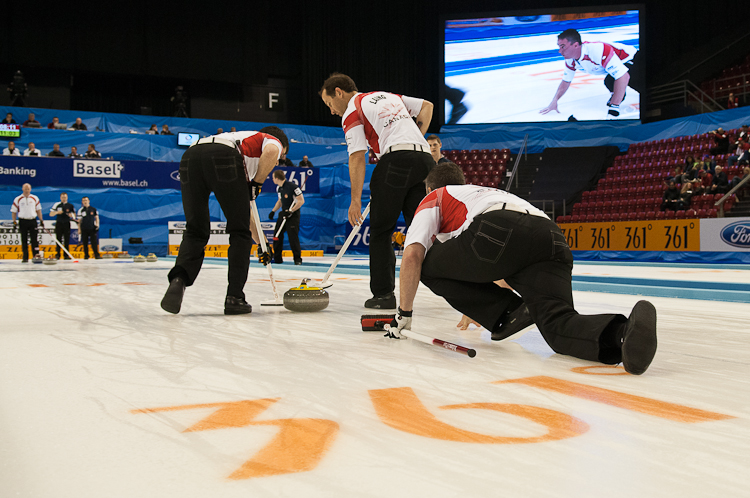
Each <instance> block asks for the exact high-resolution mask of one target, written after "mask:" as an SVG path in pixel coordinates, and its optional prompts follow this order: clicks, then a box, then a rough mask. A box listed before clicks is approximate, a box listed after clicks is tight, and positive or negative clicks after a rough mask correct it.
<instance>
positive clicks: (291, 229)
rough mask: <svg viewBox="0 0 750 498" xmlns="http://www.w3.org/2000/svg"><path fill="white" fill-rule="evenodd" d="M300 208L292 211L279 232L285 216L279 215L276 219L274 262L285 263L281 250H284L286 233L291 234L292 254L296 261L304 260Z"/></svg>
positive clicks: (290, 245)
mask: <svg viewBox="0 0 750 498" xmlns="http://www.w3.org/2000/svg"><path fill="white" fill-rule="evenodd" d="M299 219H300V214H299V209H298V210H297V211H295V212H293V213H292V215H291V216H290V217H288V218H287V219H286V223H284V227H283V228H282V229H281V231H280V232H279V227H280V226H281V223H282V221H283V218H281V217H279V219H278V220H276V227H275V228H274V232H273V233H274V236H273V261H274V263H279V264H280V263H283V262H284V258H282V257H281V252H282V251H283V250H284V234H285V233H286V234H287V235H289V247H291V249H292V256H293V257H294V261H302V248H301V247H300V245H299Z"/></svg>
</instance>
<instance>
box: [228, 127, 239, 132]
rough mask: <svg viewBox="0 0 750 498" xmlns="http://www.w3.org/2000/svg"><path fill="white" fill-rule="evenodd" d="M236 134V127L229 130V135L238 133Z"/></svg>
mask: <svg viewBox="0 0 750 498" xmlns="http://www.w3.org/2000/svg"><path fill="white" fill-rule="evenodd" d="M236 132H237V128H235V127H234V126H232V127H231V128H229V133H236Z"/></svg>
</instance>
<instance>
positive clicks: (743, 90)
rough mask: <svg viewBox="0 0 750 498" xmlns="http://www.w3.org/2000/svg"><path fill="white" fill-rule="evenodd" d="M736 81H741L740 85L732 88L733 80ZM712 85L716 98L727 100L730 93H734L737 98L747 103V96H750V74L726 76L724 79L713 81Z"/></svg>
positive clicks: (712, 91)
mask: <svg viewBox="0 0 750 498" xmlns="http://www.w3.org/2000/svg"><path fill="white" fill-rule="evenodd" d="M736 79H740V80H741V83H740V84H739V85H734V86H730V83H731V82H732V80H736ZM711 83H712V88H711V93H712V94H713V96H714V97H715V98H727V97H729V94H730V93H733V94H734V96H735V97H742V100H743V101H744V102H745V103H747V100H748V99H747V96H748V94H750V73H742V74H737V75H735V76H725V77H723V78H718V79H715V80H711ZM725 83H726V84H725Z"/></svg>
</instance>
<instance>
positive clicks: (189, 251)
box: [169, 144, 253, 299]
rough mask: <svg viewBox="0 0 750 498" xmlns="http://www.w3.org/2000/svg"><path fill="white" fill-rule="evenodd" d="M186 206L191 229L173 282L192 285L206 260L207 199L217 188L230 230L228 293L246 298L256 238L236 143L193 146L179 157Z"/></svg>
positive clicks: (185, 236)
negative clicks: (253, 236) (232, 144)
mask: <svg viewBox="0 0 750 498" xmlns="http://www.w3.org/2000/svg"><path fill="white" fill-rule="evenodd" d="M180 185H181V187H182V207H183V209H184V211H185V219H186V220H187V229H186V230H185V232H184V233H183V234H182V243H181V244H180V252H179V254H178V255H177V261H176V262H175V266H174V268H172V271H170V272H169V281H170V282H171V281H172V279H174V278H175V277H182V278H183V279H184V280H185V283H186V284H187V285H193V282H195V279H196V277H197V276H198V272H200V269H201V265H202V264H203V254H204V249H205V247H206V244H207V243H208V237H209V235H210V232H211V217H210V215H209V212H208V197H209V195H210V194H211V192H213V193H214V194H215V195H216V200H218V201H219V205H220V206H221V210H222V212H223V213H224V216H226V218H227V228H226V231H227V233H228V234H229V254H228V257H229V286H228V287H227V296H232V297H238V298H242V299H244V298H245V293H244V292H243V290H242V289H243V288H244V287H245V282H246V281H247V270H248V268H249V266H250V250H251V249H252V244H253V239H252V235H251V233H250V195H249V193H248V188H247V180H246V179H245V168H244V165H243V162H242V156H241V155H240V153H239V152H238V151H237V149H235V148H233V147H228V146H226V145H220V144H201V145H195V146H193V147H190V148H189V149H188V150H187V151H186V152H185V154H184V155H183V156H182V160H181V161H180Z"/></svg>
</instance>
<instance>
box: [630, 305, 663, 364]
mask: <svg viewBox="0 0 750 498" xmlns="http://www.w3.org/2000/svg"><path fill="white" fill-rule="evenodd" d="M624 327H625V330H624V331H623V338H622V339H623V340H622V366H623V367H625V371H626V372H628V373H631V374H633V375H641V374H642V373H643V372H645V371H646V369H647V368H648V366H649V365H650V364H651V360H653V359H654V355H655V354H656V308H654V305H653V304H651V303H650V302H648V301H638V302H637V303H635V306H633V311H631V312H630V316H629V317H628V321H627V322H626V323H625V324H624Z"/></svg>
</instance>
